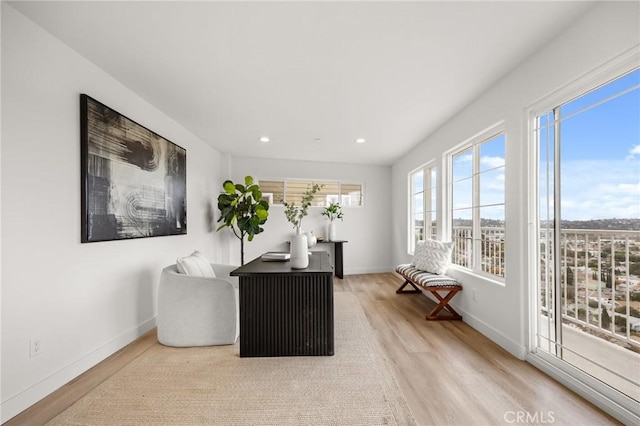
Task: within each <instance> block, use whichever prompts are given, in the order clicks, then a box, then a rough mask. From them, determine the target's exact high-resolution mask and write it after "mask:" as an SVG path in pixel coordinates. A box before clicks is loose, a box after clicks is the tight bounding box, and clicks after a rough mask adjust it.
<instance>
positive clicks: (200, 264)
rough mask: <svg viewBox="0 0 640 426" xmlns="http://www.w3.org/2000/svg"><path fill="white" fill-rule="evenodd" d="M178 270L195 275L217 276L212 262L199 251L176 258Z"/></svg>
mask: <svg viewBox="0 0 640 426" xmlns="http://www.w3.org/2000/svg"><path fill="white" fill-rule="evenodd" d="M176 265H177V267H178V272H180V273H181V274H185V275H191V276H194V277H208V278H215V277H216V274H215V273H214V272H213V268H212V267H211V263H209V261H208V260H207V258H206V257H204V255H203V254H202V253H200V252H199V251H197V250H196V251H194V252H193V253H192V254H191V255H190V256H185V257H179V258H178V259H177V260H176Z"/></svg>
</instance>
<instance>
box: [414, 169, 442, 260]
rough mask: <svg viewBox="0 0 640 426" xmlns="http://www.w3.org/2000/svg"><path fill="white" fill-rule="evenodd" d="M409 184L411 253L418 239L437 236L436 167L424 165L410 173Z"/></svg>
mask: <svg viewBox="0 0 640 426" xmlns="http://www.w3.org/2000/svg"><path fill="white" fill-rule="evenodd" d="M409 186H410V188H411V189H410V190H411V197H410V206H409V211H410V212H411V213H410V215H411V219H410V220H409V253H413V250H414V248H415V244H416V241H420V240H424V239H425V238H433V239H435V238H436V236H437V217H436V205H437V204H436V168H435V167H433V166H424V167H421V168H419V169H418V170H415V171H413V172H411V173H409Z"/></svg>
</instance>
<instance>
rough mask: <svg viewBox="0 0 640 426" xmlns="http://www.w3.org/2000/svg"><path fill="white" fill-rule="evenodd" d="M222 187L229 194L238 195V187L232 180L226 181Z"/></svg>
mask: <svg viewBox="0 0 640 426" xmlns="http://www.w3.org/2000/svg"><path fill="white" fill-rule="evenodd" d="M222 187H223V188H224V190H225V191H226V192H227V194H235V193H236V186H235V185H234V184H233V182H231V181H230V180H225V181H224V183H223V184H222Z"/></svg>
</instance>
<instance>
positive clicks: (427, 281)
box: [396, 263, 462, 287]
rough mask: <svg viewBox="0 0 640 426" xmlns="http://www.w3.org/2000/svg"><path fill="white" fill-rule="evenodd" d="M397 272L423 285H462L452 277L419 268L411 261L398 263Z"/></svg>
mask: <svg viewBox="0 0 640 426" xmlns="http://www.w3.org/2000/svg"><path fill="white" fill-rule="evenodd" d="M396 272H397V273H399V274H400V275H403V276H404V277H406V278H409V279H410V280H411V281H413V282H415V283H416V284H420V285H421V286H423V287H462V286H461V285H460V283H459V282H458V281H456V280H454V279H453V278H451V277H448V276H446V275H438V274H432V273H431V272H427V271H423V270H422V269H418V268H416V267H415V266H413V265H411V264H409V263H407V264H403V265H398V266H397V267H396Z"/></svg>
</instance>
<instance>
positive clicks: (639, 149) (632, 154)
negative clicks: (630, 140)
mask: <svg viewBox="0 0 640 426" xmlns="http://www.w3.org/2000/svg"><path fill="white" fill-rule="evenodd" d="M636 155H637V156H639V157H640V145H636V146H634V147H633V148H631V149H630V150H629V155H627V160H632V159H634V158H636Z"/></svg>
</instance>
